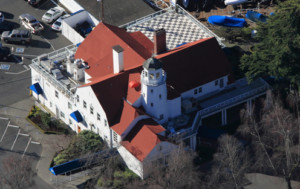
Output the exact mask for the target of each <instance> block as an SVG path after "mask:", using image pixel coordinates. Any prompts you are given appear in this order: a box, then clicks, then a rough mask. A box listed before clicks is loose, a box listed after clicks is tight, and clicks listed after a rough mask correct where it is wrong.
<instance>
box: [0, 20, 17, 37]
mask: <svg viewBox="0 0 300 189" xmlns="http://www.w3.org/2000/svg"><path fill="white" fill-rule="evenodd" d="M14 28H15V26H14V24H12V23H9V22H7V21H4V22H2V23H0V34H1V33H2V32H4V31H11V30H13V29H14Z"/></svg>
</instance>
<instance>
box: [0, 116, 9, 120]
mask: <svg viewBox="0 0 300 189" xmlns="http://www.w3.org/2000/svg"><path fill="white" fill-rule="evenodd" d="M0 119H5V120H9V118H6V117H0Z"/></svg>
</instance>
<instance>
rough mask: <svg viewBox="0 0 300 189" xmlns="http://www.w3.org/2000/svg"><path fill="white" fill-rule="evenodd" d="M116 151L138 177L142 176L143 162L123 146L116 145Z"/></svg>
mask: <svg viewBox="0 0 300 189" xmlns="http://www.w3.org/2000/svg"><path fill="white" fill-rule="evenodd" d="M118 152H119V154H120V156H121V157H122V159H123V160H124V161H125V163H126V165H127V167H128V168H129V169H130V170H131V171H133V172H134V173H135V174H137V175H138V176H139V177H141V178H144V175H143V163H142V162H140V161H139V160H138V159H137V158H136V157H134V156H133V155H132V154H131V153H130V152H129V151H127V150H126V148H124V147H123V146H119V147H118Z"/></svg>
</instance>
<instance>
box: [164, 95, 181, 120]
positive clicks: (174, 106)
mask: <svg viewBox="0 0 300 189" xmlns="http://www.w3.org/2000/svg"><path fill="white" fill-rule="evenodd" d="M167 106H168V115H169V118H174V117H177V116H179V115H181V97H178V98H174V99H172V100H168V105H167Z"/></svg>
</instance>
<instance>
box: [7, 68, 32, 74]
mask: <svg viewBox="0 0 300 189" xmlns="http://www.w3.org/2000/svg"><path fill="white" fill-rule="evenodd" d="M28 70H30V69H29V68H28V69H26V70H23V71H20V72H17V73H13V72H5V73H6V74H12V75H18V74H21V73H24V72H27V71H28Z"/></svg>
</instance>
